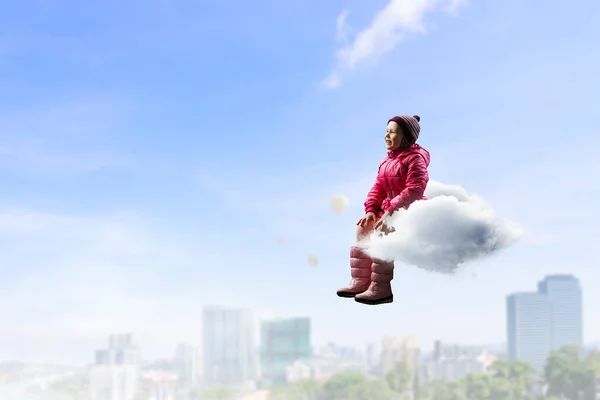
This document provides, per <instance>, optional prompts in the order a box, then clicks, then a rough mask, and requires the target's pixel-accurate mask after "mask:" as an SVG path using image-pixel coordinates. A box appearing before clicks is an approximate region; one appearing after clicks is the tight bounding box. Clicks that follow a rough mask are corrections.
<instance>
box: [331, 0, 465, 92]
mask: <svg viewBox="0 0 600 400" xmlns="http://www.w3.org/2000/svg"><path fill="white" fill-rule="evenodd" d="M465 3H466V0H391V1H390V2H389V3H388V4H387V5H386V6H385V7H384V9H383V10H381V11H380V12H379V13H378V14H377V16H376V17H375V19H374V20H373V22H372V23H371V25H370V26H369V27H367V28H365V29H364V30H362V31H361V32H359V33H358V34H357V35H356V38H355V39H354V41H353V42H351V43H349V44H347V45H344V46H343V47H342V48H341V49H339V50H338V51H337V54H336V58H337V64H336V66H335V68H334V70H333V71H332V72H331V73H330V74H329V76H328V77H327V78H326V79H325V80H324V82H323V84H324V85H325V86H326V87H328V88H336V87H338V86H339V85H340V84H341V81H342V78H343V76H344V75H345V74H346V73H347V72H350V71H352V70H354V69H355V68H356V67H357V66H358V65H359V64H361V63H363V62H365V61H367V60H373V59H377V58H379V57H381V56H383V55H384V54H386V53H388V52H390V51H392V50H393V49H394V48H395V47H396V46H397V45H398V43H399V42H400V41H401V40H402V37H403V34H405V33H407V32H418V33H425V31H426V30H425V25H424V19H425V16H426V15H427V14H429V13H431V12H434V11H443V12H447V13H454V12H456V10H457V9H458V8H459V7H460V6H462V5H464V4H465ZM346 16H347V15H346V14H344V13H342V14H340V17H338V21H337V25H338V32H339V27H340V25H341V26H345V19H346ZM340 21H341V23H340ZM338 35H339V34H338Z"/></svg>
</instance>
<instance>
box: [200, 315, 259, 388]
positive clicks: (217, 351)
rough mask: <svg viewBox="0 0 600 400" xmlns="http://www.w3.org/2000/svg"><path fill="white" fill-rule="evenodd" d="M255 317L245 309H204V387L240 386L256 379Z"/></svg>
mask: <svg viewBox="0 0 600 400" xmlns="http://www.w3.org/2000/svg"><path fill="white" fill-rule="evenodd" d="M254 329H255V326H254V318H253V315H252V312H251V311H250V310H246V309H233V308H224V307H205V308H204V310H203V333H204V335H203V338H202V339H203V346H202V347H203V348H202V358H203V375H204V383H205V385H207V386H221V385H227V386H232V387H235V388H242V387H243V386H245V385H246V384H248V383H249V382H251V381H253V380H255V379H256V351H255V346H256V343H255V340H254V339H255V335H254Z"/></svg>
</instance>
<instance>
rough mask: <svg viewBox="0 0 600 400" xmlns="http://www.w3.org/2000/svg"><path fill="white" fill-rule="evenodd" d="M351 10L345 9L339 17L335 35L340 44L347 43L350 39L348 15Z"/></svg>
mask: <svg viewBox="0 0 600 400" xmlns="http://www.w3.org/2000/svg"><path fill="white" fill-rule="evenodd" d="M349 14H350V10H348V9H345V10H344V11H342V12H341V13H340V15H338V17H337V21H336V24H335V34H336V39H337V41H338V42H345V41H346V39H347V38H348V15H349Z"/></svg>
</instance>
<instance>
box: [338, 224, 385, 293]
mask: <svg viewBox="0 0 600 400" xmlns="http://www.w3.org/2000/svg"><path fill="white" fill-rule="evenodd" d="M375 222H376V221H372V222H369V223H367V224H365V226H364V227H363V226H357V227H356V242H360V241H361V240H362V239H363V238H365V237H366V236H368V235H369V234H370V233H371V232H373V225H375ZM371 264H372V260H371V258H370V257H369V256H367V255H366V254H365V252H364V251H363V249H361V248H359V247H358V246H352V247H351V248H350V276H351V277H352V280H351V281H350V284H349V285H348V286H346V287H344V288H341V289H340V290H338V291H337V295H338V296H340V297H354V296H356V295H357V294H359V293H362V292H364V291H366V290H367V289H368V288H369V285H370V284H371Z"/></svg>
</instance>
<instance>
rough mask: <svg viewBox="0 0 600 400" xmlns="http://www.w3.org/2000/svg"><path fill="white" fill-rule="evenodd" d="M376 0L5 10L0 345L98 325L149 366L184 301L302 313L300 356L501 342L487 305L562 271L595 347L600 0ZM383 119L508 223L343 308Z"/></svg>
mask: <svg viewBox="0 0 600 400" xmlns="http://www.w3.org/2000/svg"><path fill="white" fill-rule="evenodd" d="M398 4H400V2H397V1H396V2H391V1H381V2H364V1H358V0H344V1H342V0H331V1H328V2H317V1H315V0H307V1H306V2H304V1H303V2H295V1H294V2H273V1H259V2H256V4H254V3H252V4H251V5H250V3H247V2H236V4H230V3H229V2H227V3H222V2H189V1H178V0H174V1H153V2H149V3H148V4H144V7H141V6H140V5H139V4H138V3H137V2H133V3H131V2H126V3H119V2H80V1H75V0H64V1H60V2H56V1H34V0H23V1H17V2H10V1H9V2H7V4H3V8H2V13H0V87H1V88H2V90H0V183H1V184H2V188H3V189H2V196H1V197H0V250H1V251H0V268H1V272H2V277H3V278H2V280H1V281H0V315H1V316H2V321H3V323H2V327H0V358H1V359H20V360H38V361H51V360H60V359H62V360H64V361H65V362H77V363H82V362H85V361H86V360H89V351H90V349H95V348H101V347H103V346H104V345H105V344H104V341H105V336H106V335H107V334H109V333H110V332H114V331H131V332H136V338H137V343H138V344H139V346H140V348H142V349H144V353H145V354H146V355H147V357H150V358H155V357H156V358H158V357H164V356H170V355H171V354H172V352H173V346H174V344H175V343H178V342H189V343H194V342H197V341H198V335H199V332H202V326H201V321H200V320H201V318H200V313H201V311H200V310H201V308H202V306H203V305H205V304H222V305H224V306H233V307H239V306H243V307H248V308H251V309H252V310H254V311H256V312H257V313H259V314H261V315H265V316H269V315H273V316H282V317H289V316H292V317H293V316H308V317H310V318H311V323H312V324H313V326H314V335H313V341H314V343H315V344H317V345H319V344H322V343H327V342H329V341H337V342H344V343H342V344H345V345H350V346H359V345H362V344H364V343H366V342H370V341H374V340H375V341H376V340H378V338H380V337H383V336H385V335H389V334H406V335H409V334H412V335H415V336H418V337H419V338H420V340H421V341H422V342H429V343H431V342H433V341H434V340H435V339H438V338H440V339H442V340H444V341H447V342H452V343H457V342H463V343H474V344H476V343H490V342H491V343H500V342H504V340H505V338H504V336H505V326H504V325H505V318H504V315H505V296H506V294H507V293H512V292H519V291H527V290H530V288H531V284H532V282H534V281H537V279H539V277H541V276H544V275H548V274H553V273H561V272H562V273H572V274H574V275H575V276H577V277H578V278H579V279H580V280H581V282H582V290H583V292H584V293H585V298H584V300H583V313H584V320H585V321H586V323H585V325H584V332H583V334H584V337H586V338H589V340H590V341H594V340H600V320H599V319H598V318H595V315H596V314H598V310H599V309H600V292H599V291H597V290H594V286H593V285H595V284H596V283H597V282H599V281H600V269H598V268H597V265H596V264H597V263H596V260H597V259H598V256H597V245H596V243H595V237H596V231H597V228H596V226H597V225H598V224H600V211H599V209H598V207H597V199H598V197H599V196H598V195H600V193H599V190H600V189H599V188H598V185H596V184H595V182H596V176H595V175H596V172H597V171H598V170H600V159H599V158H598V157H597V155H596V148H598V147H600V135H597V134H596V131H597V129H598V128H597V127H598V126H600V111H599V110H598V107H597V103H598V101H597V97H598V96H597V93H599V92H600V79H599V78H598V73H597V71H599V70H600V59H599V58H598V52H597V50H596V48H597V43H596V42H597V40H596V38H597V37H599V36H600V25H599V24H598V21H597V18H596V15H598V14H599V13H600V3H599V2H597V1H592V0H583V1H582V2H578V3H577V6H573V5H572V4H571V3H569V2H564V1H558V0H549V2H547V3H544V4H545V5H544V7H542V8H540V6H539V4H538V3H535V2H522V1H517V0H509V1H507V2H476V1H466V2H463V1H450V0H442V1H436V2H433V1H430V0H419V1H415V0H406V3H404V2H402V4H408V5H412V6H413V7H414V8H411V7H408V8H402V9H398V8H397V7H398ZM453 5H454V6H456V7H454V8H453V7H451V6H453ZM426 6H431V7H429V8H428V7H426ZM232 10H235V12H232ZM348 10H350V11H348ZM407 10H408V11H407ZM410 10H413V11H414V12H412V13H411V12H410ZM405 13H408V14H410V15H409V16H407V15H408V14H405ZM399 16H400V17H399ZM402 16H404V17H402ZM405 17H406V18H405ZM557 26H558V27H560V29H557V28H556V27H557ZM338 28H339V31H338ZM328 78H329V80H327V82H324V81H325V80H326V79H328ZM338 79H339V80H338ZM324 83H327V85H324ZM334 83H338V84H339V85H338V86H336V85H335V84H334ZM404 114H407V115H413V114H418V115H420V116H421V127H422V130H421V135H420V137H419V143H420V144H421V145H422V146H423V147H425V148H426V149H427V150H428V151H429V152H430V153H431V166H430V170H429V173H430V178H431V179H432V180H436V181H439V182H443V183H448V184H456V185H459V186H461V187H463V188H465V189H467V190H468V191H469V193H475V194H477V195H480V196H482V197H483V198H484V199H485V200H486V201H488V202H489V203H490V204H491V205H492V206H493V208H494V209H495V210H496V211H497V213H498V215H500V216H502V217H506V218H508V219H510V220H512V221H514V222H516V223H517V224H518V225H519V226H520V227H522V228H523V231H524V236H523V239H522V240H521V241H520V242H519V243H517V244H516V245H515V246H514V247H511V248H509V249H507V251H505V252H501V253H499V254H497V255H495V256H494V257H492V258H488V259H485V260H482V261H480V262H476V263H475V262H473V263H470V264H468V265H465V266H464V267H463V268H462V269H461V271H459V273H458V274H456V275H454V276H441V275H439V274H432V273H428V272H425V271H422V270H420V269H418V268H414V267H410V266H405V265H401V264H399V265H398V266H397V268H396V271H395V279H394V281H393V282H392V284H393V287H394V294H395V299H394V303H393V304H392V305H388V306H382V307H376V308H372V307H361V306H359V305H357V304H356V303H355V302H352V301H351V302H348V301H343V299H339V298H337V297H336V296H335V291H336V289H337V288H339V287H340V285H341V284H343V283H346V281H347V280H348V268H349V260H348V253H349V246H350V245H351V244H352V243H353V241H354V229H355V224H356V221H357V220H358V218H360V217H361V216H362V215H364V209H363V202H364V199H365V196H366V193H367V191H368V190H369V188H370V187H371V185H372V184H373V179H374V176H375V174H376V172H377V166H378V165H379V163H380V161H381V159H382V158H383V157H384V156H385V153H386V152H385V146H384V142H383V134H384V131H385V125H386V121H388V119H389V118H390V117H391V116H394V115H404ZM336 194H343V195H345V196H346V197H347V198H348V199H349V201H350V205H349V207H348V209H347V210H346V212H345V213H344V214H342V215H341V216H337V215H335V214H334V213H333V212H332V211H331V209H330V207H329V200H330V199H331V197H332V196H333V195H336ZM569 194H572V195H569ZM281 238H285V243H282V242H281V240H280V239H281ZM310 254H314V255H317V256H318V258H319V263H318V265H316V266H314V267H313V266H311V265H310V264H309V263H308V262H307V261H308V260H307V259H308V255H310Z"/></svg>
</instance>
